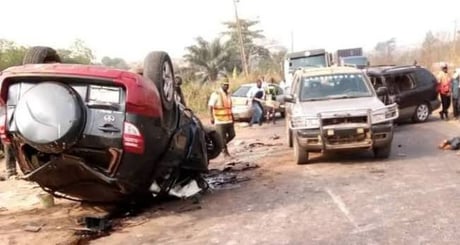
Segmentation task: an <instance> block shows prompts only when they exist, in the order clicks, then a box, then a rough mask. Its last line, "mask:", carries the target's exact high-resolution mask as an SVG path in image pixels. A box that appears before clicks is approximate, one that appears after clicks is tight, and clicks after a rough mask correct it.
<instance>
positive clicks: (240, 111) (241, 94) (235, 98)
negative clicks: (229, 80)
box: [232, 83, 285, 121]
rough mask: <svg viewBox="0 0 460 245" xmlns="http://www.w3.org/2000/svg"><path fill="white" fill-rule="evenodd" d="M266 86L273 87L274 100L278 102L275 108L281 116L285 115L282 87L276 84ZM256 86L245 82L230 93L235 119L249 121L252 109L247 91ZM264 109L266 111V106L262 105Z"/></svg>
mask: <svg viewBox="0 0 460 245" xmlns="http://www.w3.org/2000/svg"><path fill="white" fill-rule="evenodd" d="M268 86H273V87H275V93H276V101H277V102H278V103H279V104H280V106H279V107H278V108H277V109H276V110H275V112H278V113H279V114H280V115H281V117H283V118H284V116H285V108H284V91H283V89H282V88H281V87H280V86H279V85H277V84H268V85H266V87H268ZM254 87H256V84H255V83H246V84H242V85H241V86H240V87H238V88H237V89H236V90H235V92H233V93H232V112H233V117H234V118H235V120H236V121H249V120H251V117H252V109H251V103H249V102H250V101H249V97H248V94H249V91H250V90H251V89H252V88H254ZM264 107H265V108H264V110H265V111H266V110H267V109H268V107H267V106H266V105H264Z"/></svg>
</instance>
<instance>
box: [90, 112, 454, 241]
mask: <svg viewBox="0 0 460 245" xmlns="http://www.w3.org/2000/svg"><path fill="white" fill-rule="evenodd" d="M459 129H460V123H459V122H453V121H452V122H444V121H440V120H437V119H433V120H431V121H429V122H426V123H423V124H408V125H401V126H398V127H397V129H396V134H395V138H394V142H393V150H392V155H391V157H390V158H389V159H388V160H385V161H377V160H374V158H373V157H372V154H371V153H370V152H369V153H362V154H349V155H329V156H314V163H313V164H309V165H303V166H297V165H295V164H294V163H293V161H292V151H291V149H289V148H288V147H287V146H286V145H285V144H284V142H285V139H284V135H283V132H284V125H282V124H281V123H279V124H277V125H276V126H271V125H264V126H262V127H258V126H255V127H253V128H251V129H248V128H242V129H238V130H237V133H238V136H237V139H236V140H235V141H234V142H233V145H232V147H231V148H230V150H231V151H232V152H233V153H234V155H235V156H236V157H237V158H238V159H240V160H248V161H253V162H256V163H258V164H259V165H260V166H261V167H260V168H259V169H256V170H250V171H245V172H242V173H241V174H243V175H246V176H248V177H250V178H251V180H250V181H248V182H244V183H240V185H239V186H236V187H237V188H233V189H229V190H219V191H215V192H213V193H211V194H206V195H205V196H203V197H202V199H201V201H200V203H199V207H200V209H198V210H192V211H188V212H182V211H180V212H179V211H178V210H183V209H180V208H181V207H183V206H184V205H188V202H187V201H175V202H169V203H165V204H161V205H160V206H159V207H156V208H154V209H152V210H151V211H149V212H147V213H146V214H144V217H147V218H145V219H143V220H142V218H141V217H138V220H141V222H140V223H141V224H139V225H134V226H131V227H127V228H124V229H123V231H122V232H115V233H113V234H112V235H111V236H109V237H105V238H102V239H98V240H95V241H93V242H94V243H95V244H99V243H100V244H128V243H129V244H458V241H460V232H458V231H459V229H460V220H459V219H458V217H459V214H460V205H459V202H460V196H459V195H458V193H459V192H460V178H459V174H460V163H459V160H460V156H459V155H456V153H455V152H453V151H447V152H444V151H441V150H438V149H437V148H436V146H437V144H438V143H439V142H440V141H441V140H442V139H444V138H450V137H452V136H455V135H458V133H457V132H458V131H459ZM275 134H277V135H280V136H281V138H280V139H278V140H271V139H269V138H270V137H271V136H273V135H275ZM257 140H260V141H259V142H264V143H270V144H273V145H272V146H255V147H247V145H248V144H249V143H250V142H258V141H257ZM235 144H236V145H237V146H236V145H235ZM278 144H281V145H278ZM213 164H214V167H217V166H219V164H221V163H219V161H217V162H215V163H213Z"/></svg>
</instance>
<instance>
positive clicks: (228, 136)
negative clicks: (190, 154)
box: [208, 78, 235, 157]
mask: <svg viewBox="0 0 460 245" xmlns="http://www.w3.org/2000/svg"><path fill="white" fill-rule="evenodd" d="M229 85H230V84H229V81H228V78H225V79H224V81H222V82H221V87H220V89H219V90H218V91H215V92H214V93H212V94H211V98H209V103H208V105H209V112H210V114H211V123H212V124H214V125H216V131H217V133H218V134H219V135H220V136H221V138H222V140H223V143H224V149H223V153H224V156H225V157H229V156H230V154H229V152H228V149H227V144H228V143H229V142H230V141H231V140H232V139H233V138H235V128H234V125H233V113H232V99H231V96H230V94H229V93H228V89H229Z"/></svg>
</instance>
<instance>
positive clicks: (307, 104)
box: [285, 67, 398, 164]
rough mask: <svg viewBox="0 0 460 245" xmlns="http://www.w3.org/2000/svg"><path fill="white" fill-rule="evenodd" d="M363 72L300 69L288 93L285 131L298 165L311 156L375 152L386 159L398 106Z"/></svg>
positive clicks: (353, 69)
mask: <svg viewBox="0 0 460 245" xmlns="http://www.w3.org/2000/svg"><path fill="white" fill-rule="evenodd" d="M386 92H387V91H386V88H384V87H381V88H379V90H378V91H377V92H376V91H375V90H374V88H373V87H372V85H371V83H370V81H369V78H368V77H367V76H366V74H364V73H363V72H362V71H361V70H358V69H356V68H349V67H327V68H318V69H304V70H299V71H297V72H296V74H295V75H294V80H293V84H292V90H291V94H289V95H286V97H285V100H286V102H287V103H286V112H287V116H286V120H287V123H286V131H287V134H288V141H289V146H291V147H292V146H293V147H294V158H295V161H296V163H297V164H304V163H308V160H309V159H308V153H309V152H325V151H339V150H369V149H371V150H373V152H374V154H375V156H376V157H379V158H387V157H388V156H389V155H390V152H391V142H392V140H393V120H394V119H395V118H397V117H398V108H397V105H396V104H392V105H387V106H385V105H384V104H383V103H382V102H381V101H380V100H379V99H378V97H377V95H378V94H384V93H386Z"/></svg>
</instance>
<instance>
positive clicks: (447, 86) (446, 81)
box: [437, 63, 452, 120]
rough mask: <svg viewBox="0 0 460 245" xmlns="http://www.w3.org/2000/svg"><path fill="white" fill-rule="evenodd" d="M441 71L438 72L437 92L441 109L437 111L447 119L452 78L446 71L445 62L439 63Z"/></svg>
mask: <svg viewBox="0 0 460 245" xmlns="http://www.w3.org/2000/svg"><path fill="white" fill-rule="evenodd" d="M441 70H442V71H441V72H440V73H439V74H438V76H437V79H438V87H437V90H438V93H439V95H440V96H441V104H442V111H440V112H439V115H440V116H441V119H446V120H447V119H449V107H450V96H451V93H452V90H451V83H452V78H451V77H450V75H449V73H448V67H447V64H445V63H444V64H442V65H441Z"/></svg>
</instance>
